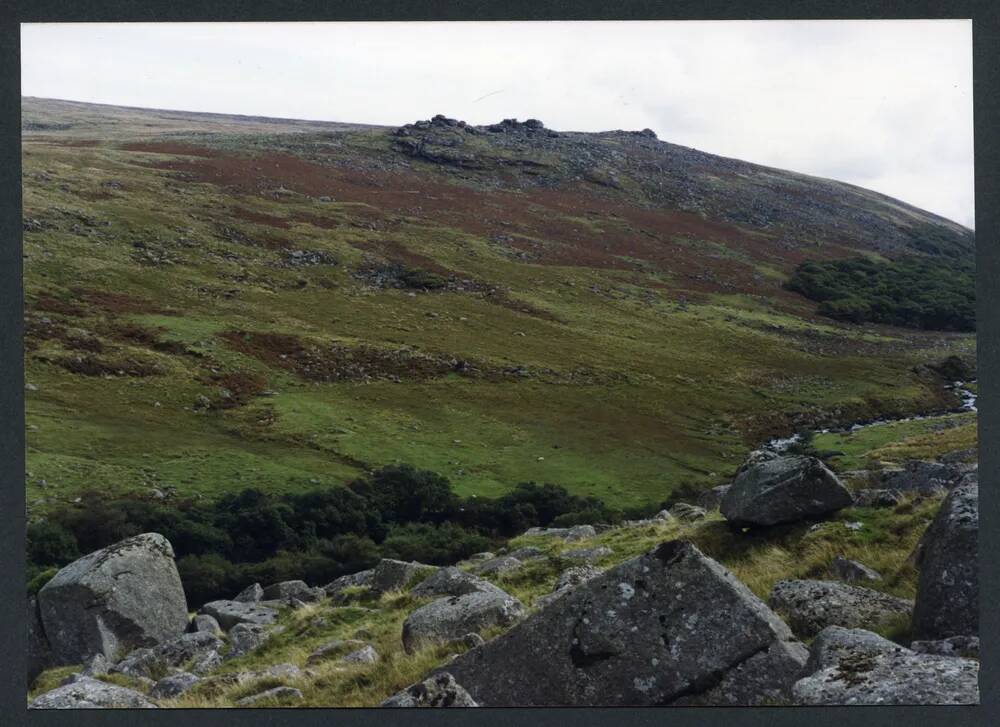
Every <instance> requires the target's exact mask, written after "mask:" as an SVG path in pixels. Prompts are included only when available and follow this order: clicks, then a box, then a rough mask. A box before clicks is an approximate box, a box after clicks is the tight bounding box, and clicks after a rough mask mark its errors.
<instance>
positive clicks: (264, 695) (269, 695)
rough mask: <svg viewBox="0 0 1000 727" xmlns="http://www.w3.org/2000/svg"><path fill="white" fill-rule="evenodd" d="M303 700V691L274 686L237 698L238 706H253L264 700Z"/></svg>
mask: <svg viewBox="0 0 1000 727" xmlns="http://www.w3.org/2000/svg"><path fill="white" fill-rule="evenodd" d="M301 700H302V692H301V691H299V690H298V689H295V688H293V687H274V688H273V689H268V690H267V691H264V692H261V693H259V694H252V695H250V696H249V697H243V699H237V700H236V706H237V707H253V706H255V705H259V704H260V703H262V702H299V701H301Z"/></svg>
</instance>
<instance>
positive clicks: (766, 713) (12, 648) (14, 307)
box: [0, 0, 1000, 727]
mask: <svg viewBox="0 0 1000 727" xmlns="http://www.w3.org/2000/svg"><path fill="white" fill-rule="evenodd" d="M876 17H886V18H948V17H951V18H973V20H974V26H973V27H974V30H973V33H974V63H975V74H976V75H975V131H976V229H977V236H978V240H979V245H978V257H977V264H978V283H977V285H978V297H979V304H978V318H979V367H980V382H981V383H980V399H979V401H980V435H979V436H980V442H981V446H980V470H981V473H980V479H981V481H982V483H983V487H982V490H981V492H982V497H981V504H980V510H981V517H982V519H983V520H984V522H985V523H986V525H985V527H983V528H981V529H980V533H981V536H980V552H981V558H980V564H981V565H980V569H981V572H982V603H983V604H986V605H987V607H986V608H983V609H982V627H981V634H982V641H983V649H982V655H983V662H982V673H981V686H982V697H983V703H982V705H981V706H980V707H874V708H872V707H854V708H851V707H835V708H757V709H732V708H702V709H695V708H687V709H671V710H669V711H663V710H657V709H625V708H614V709H609V708H601V709H596V708H595V709H579V708H574V709H483V710H406V711H403V712H395V711H392V712H390V711H388V710H384V711H383V710H322V709H298V710H184V711H163V712H150V711H145V712H138V711H134V712H130V711H108V712H103V711H78V712H71V713H67V712H31V713H28V712H27V711H26V710H25V709H24V694H25V678H24V673H25V668H24V660H25V654H26V650H27V638H26V633H25V632H26V629H25V627H24V619H25V613H24V607H23V601H22V593H23V588H24V515H23V513H24V416H23V412H24V408H23V407H24V399H23V392H24V390H23V380H24V379H23V358H22V355H23V351H22V344H21V330H22V290H21V247H20V245H21V225H20V209H21V194H20V73H19V58H18V49H19V30H18V23H19V22H84V21H90V22H96V21H107V22H113V21H136V22H141V21H147V22H165V21H235V20H255V21H266V20H560V19H563V20H582V19H609V20H611V19H618V20H629V19H632V20H638V19H720V20H721V19H731V18H750V19H761V20H763V19H770V18H774V19H778V18H816V19H819V18H876ZM998 40H1000V17H998V13H997V4H996V3H995V1H990V0H936V1H935V0H881V1H878V0H701V1H697V0H674V1H673V2H654V1H650V0H618V2H607V1H602V0H576V1H572V2H571V1H564V2H559V0H504V1H500V2H489V1H488V0H451V1H442V0H437V1H434V2H432V1H427V2H423V3H418V2H413V1H412V0H409V1H408V0H367V1H365V0H354V1H353V2H345V1H344V0H327V1H326V2H323V1H322V0H212V1H209V2H205V1H200V2H196V1H194V0H13V2H8V3H0V69H2V72H0V240H2V241H3V245H2V247H0V373H2V375H3V376H2V380H0V417H2V419H0V421H2V422H3V425H2V427H0V514H2V516H0V575H2V581H0V582H2V583H3V585H4V589H3V591H2V593H3V594H4V595H3V596H2V597H0V624H3V627H2V629H0V654H3V655H4V656H5V657H7V658H6V659H5V665H4V666H5V668H4V669H2V672H0V698H2V701H0V715H3V717H2V718H0V722H4V723H14V724H21V723H24V722H27V723H30V724H32V725H48V724H52V725H67V724H79V725H133V724H143V725H173V724H184V725H186V727H202V725H216V724H220V725H284V724H293V725H310V726H311V725H317V726H319V725H324V726H325V725H328V724H329V723H330V722H336V723H338V724H343V725H348V726H351V727H354V726H357V727H366V726H367V725H377V724H387V723H388V724H399V723H404V722H405V723H406V724H408V725H413V726H414V727H417V726H420V725H431V724H433V725H463V726H465V725H468V726H469V727H472V726H473V725H475V727H494V725H495V726H496V727H507V726H508V725H513V724H531V725H539V727H546V726H548V725H562V724H574V725H576V726H577V727H591V726H593V727H597V726H598V725H606V724H608V723H609V722H611V721H614V722H616V723H619V724H621V725H622V726H623V727H631V726H632V725H653V724H661V723H663V722H666V721H669V723H670V724H671V725H678V726H686V725H695V724H698V725H702V724H725V725H727V726H728V725H754V726H756V725H761V726H763V725H799V724H804V723H809V724H811V725H815V727H842V726H843V727H848V726H853V725H868V724H871V725H890V724H895V723H904V724H907V725H908V726H909V725H922V724H924V723H928V724H929V723H931V722H932V721H933V722H935V723H937V722H940V721H941V720H948V721H955V722H957V723H958V724H970V725H973V724H983V725H986V724H996V723H1000V715H998V711H997V704H998V701H1000V699H998V696H1000V695H998V688H997V687H998V678H997V673H998V670H997V662H998V654H1000V649H998V644H997V641H998V635H1000V628H998V626H1000V611H998V609H997V608H996V607H995V604H997V603H998V602H1000V589H998V578H997V574H996V570H997V569H996V567H995V566H994V564H996V563H998V562H1000V547H998V540H1000V533H998V529H997V526H998V524H1000V499H998V498H997V495H996V493H995V492H994V488H995V486H996V483H997V480H998V478H997V473H998V472H1000V446H998V444H1000V422H998V416H997V405H996V402H997V401H998V399H1000V397H998V394H1000V392H998V386H1000V383H998V381H997V377H996V376H994V372H996V371H997V370H998V368H1000V336H998V318H1000V305H998V301H1000V255H998V239H1000V236H998V232H1000V224H998V223H1000V220H998V210H1000V191H998V189H997V188H996V185H995V182H994V177H995V174H996V170H998V169H1000V143H998V138H997V130H998V129H1000V114H998V111H1000V109H998V107H1000V83H998V77H1000V47H998ZM709 151H711V150H709ZM8 720H9V721H8Z"/></svg>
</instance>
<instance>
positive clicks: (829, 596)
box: [767, 580, 913, 638]
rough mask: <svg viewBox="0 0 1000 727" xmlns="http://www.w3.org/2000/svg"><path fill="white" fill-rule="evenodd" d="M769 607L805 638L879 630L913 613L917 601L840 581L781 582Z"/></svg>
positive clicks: (772, 595) (775, 588)
mask: <svg viewBox="0 0 1000 727" xmlns="http://www.w3.org/2000/svg"><path fill="white" fill-rule="evenodd" d="M767 603H768V605H769V606H770V607H771V608H773V609H774V610H775V611H777V612H778V613H780V614H781V615H782V616H784V617H785V620H787V621H788V625H789V626H791V627H792V631H794V632H795V634H796V635H798V636H800V637H802V638H807V637H810V636H814V635H815V634H818V633H819V632H820V631H822V630H823V629H825V628H826V627H827V626H843V627H844V628H849V629H853V628H869V629H870V628H876V627H878V626H882V625H888V624H891V623H892V622H893V621H895V620H898V619H899V618H901V617H902V618H905V617H908V616H909V614H910V613H911V612H912V611H913V601H908V600H906V599H905V598H896V597H895V596H890V595H888V594H885V593H882V592H880V591H873V590H871V589H870V588H860V587H858V586H849V585H847V584H846V583H839V582H837V581H813V580H802V581H779V582H777V583H775V584H774V587H773V588H772V589H771V593H770V595H769V596H768V599H767Z"/></svg>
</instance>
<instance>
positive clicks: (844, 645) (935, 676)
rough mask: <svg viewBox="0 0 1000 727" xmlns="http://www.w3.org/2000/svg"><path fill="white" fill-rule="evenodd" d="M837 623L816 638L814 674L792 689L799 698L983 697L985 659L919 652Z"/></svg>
mask: <svg viewBox="0 0 1000 727" xmlns="http://www.w3.org/2000/svg"><path fill="white" fill-rule="evenodd" d="M834 629H835V627H831V629H826V630H824V631H822V632H821V633H820V635H819V636H817V638H816V640H815V641H814V642H813V644H812V646H811V648H810V656H809V661H808V663H807V664H806V669H805V672H806V673H807V674H808V676H806V677H804V678H802V679H800V680H799V681H798V682H796V683H795V686H794V687H793V689H792V694H793V699H794V702H795V703H796V704H805V705H905V704H921V705H927V704H978V703H979V662H977V661H975V660H973V659H963V658H960V657H954V656H933V655H928V654H917V653H915V652H913V651H910V650H909V649H906V648H903V647H902V646H899V645H898V644H894V643H893V642H891V641H888V640H886V639H883V638H882V637H880V636H877V635H876V634H873V633H870V632H868V631H863V630H860V629H836V630H834ZM810 672H811V673H810Z"/></svg>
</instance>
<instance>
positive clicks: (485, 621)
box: [403, 588, 524, 654]
mask: <svg viewBox="0 0 1000 727" xmlns="http://www.w3.org/2000/svg"><path fill="white" fill-rule="evenodd" d="M523 614H524V606H523V605H522V604H521V602H520V601H518V600H517V599H516V598H514V597H513V596H511V595H509V594H508V593H506V592H504V591H502V590H500V589H499V588H494V589H492V590H477V591H473V592H472V593H466V594H464V595H461V596H449V597H446V598H439V599H438V600H436V601H431V602H430V603H428V604H427V605H425V606H421V607H420V608H418V609H417V610H416V611H414V612H413V613H411V614H410V615H409V616H407V617H406V620H405V621H404V622H403V648H404V649H405V650H406V653H407V654H411V653H413V652H414V651H415V650H416V649H418V648H419V647H421V646H423V645H427V644H434V643H448V642H451V641H456V640H458V639H461V638H462V637H463V636H465V635H466V634H468V633H475V632H477V631H482V630H483V629H485V628H488V627H490V626H497V625H499V626H510V625H511V624H512V623H514V622H515V621H517V619H519V618H520V617H521V616H522V615H523Z"/></svg>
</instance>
